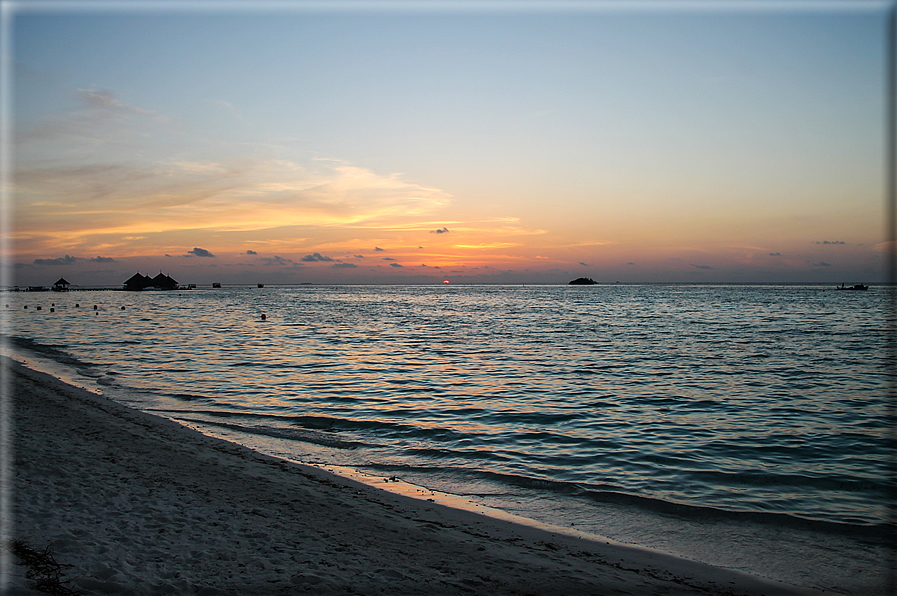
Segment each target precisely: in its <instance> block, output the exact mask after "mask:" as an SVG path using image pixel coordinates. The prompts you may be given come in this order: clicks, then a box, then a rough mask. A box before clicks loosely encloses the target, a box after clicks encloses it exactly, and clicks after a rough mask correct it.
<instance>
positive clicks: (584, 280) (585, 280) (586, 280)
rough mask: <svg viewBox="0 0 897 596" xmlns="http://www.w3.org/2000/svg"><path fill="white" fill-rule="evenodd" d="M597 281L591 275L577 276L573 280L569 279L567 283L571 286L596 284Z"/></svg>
mask: <svg viewBox="0 0 897 596" xmlns="http://www.w3.org/2000/svg"><path fill="white" fill-rule="evenodd" d="M597 283H598V282H597V281H595V280H594V279H592V278H591V277H577V278H576V279H574V280H573V281H571V282H570V283H569V284H568V285H571V286H591V285H594V284H597Z"/></svg>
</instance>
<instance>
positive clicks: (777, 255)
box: [769, 252, 782, 257]
mask: <svg viewBox="0 0 897 596" xmlns="http://www.w3.org/2000/svg"><path fill="white" fill-rule="evenodd" d="M769 256H771V257H781V256H782V253H780V252H771V253H769Z"/></svg>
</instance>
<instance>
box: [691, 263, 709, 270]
mask: <svg viewBox="0 0 897 596" xmlns="http://www.w3.org/2000/svg"><path fill="white" fill-rule="evenodd" d="M691 266H692V267H697V268H698V269H713V267H711V266H710V265H695V264H694V263H692V265H691Z"/></svg>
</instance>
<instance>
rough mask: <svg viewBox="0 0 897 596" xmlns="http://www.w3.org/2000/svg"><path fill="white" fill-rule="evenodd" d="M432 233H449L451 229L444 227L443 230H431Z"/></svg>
mask: <svg viewBox="0 0 897 596" xmlns="http://www.w3.org/2000/svg"><path fill="white" fill-rule="evenodd" d="M430 233H431V234H448V233H449V229H448V228H446V227H443V228H442V229H441V230H433V231H432V232H430Z"/></svg>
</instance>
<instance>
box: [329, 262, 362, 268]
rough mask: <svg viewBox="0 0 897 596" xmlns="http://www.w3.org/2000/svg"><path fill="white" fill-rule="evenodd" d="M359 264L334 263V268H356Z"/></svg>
mask: <svg viewBox="0 0 897 596" xmlns="http://www.w3.org/2000/svg"><path fill="white" fill-rule="evenodd" d="M357 267H358V265H356V264H355V263H335V264H334V265H333V268H334V269H355V268H357Z"/></svg>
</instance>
